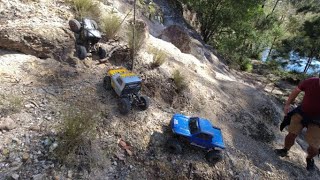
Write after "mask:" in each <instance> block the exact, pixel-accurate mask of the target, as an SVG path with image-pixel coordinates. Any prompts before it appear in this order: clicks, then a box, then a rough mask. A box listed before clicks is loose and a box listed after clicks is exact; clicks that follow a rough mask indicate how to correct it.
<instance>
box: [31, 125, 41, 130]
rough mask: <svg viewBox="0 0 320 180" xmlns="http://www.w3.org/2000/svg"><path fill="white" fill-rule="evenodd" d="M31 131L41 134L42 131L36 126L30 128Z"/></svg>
mask: <svg viewBox="0 0 320 180" xmlns="http://www.w3.org/2000/svg"><path fill="white" fill-rule="evenodd" d="M29 130H31V131H36V132H39V131H40V127H39V126H37V125H34V126H31V127H29Z"/></svg>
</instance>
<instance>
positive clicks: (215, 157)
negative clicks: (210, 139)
mask: <svg viewBox="0 0 320 180" xmlns="http://www.w3.org/2000/svg"><path fill="white" fill-rule="evenodd" d="M206 159H207V161H208V162H210V163H212V164H215V163H217V162H219V161H221V160H222V159H223V155H222V152H221V151H220V150H211V151H209V152H207V154H206Z"/></svg>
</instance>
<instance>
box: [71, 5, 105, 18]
mask: <svg viewBox="0 0 320 180" xmlns="http://www.w3.org/2000/svg"><path fill="white" fill-rule="evenodd" d="M67 2H68V3H70V4H71V5H72V6H73V9H74V10H75V12H76V17H77V18H84V17H89V18H92V19H94V20H96V21H99V19H100V17H101V11H100V8H99V4H98V3H96V2H94V1H93V0H67Z"/></svg>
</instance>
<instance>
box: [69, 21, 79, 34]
mask: <svg viewBox="0 0 320 180" xmlns="http://www.w3.org/2000/svg"><path fill="white" fill-rule="evenodd" d="M69 27H70V29H71V31H72V32H75V33H79V32H80V29H81V24H80V22H79V21H77V20H76V19H71V20H70V21H69Z"/></svg>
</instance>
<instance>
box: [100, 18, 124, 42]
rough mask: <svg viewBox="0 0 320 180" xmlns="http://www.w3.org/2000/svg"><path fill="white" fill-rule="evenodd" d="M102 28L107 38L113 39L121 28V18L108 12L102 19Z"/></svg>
mask: <svg viewBox="0 0 320 180" xmlns="http://www.w3.org/2000/svg"><path fill="white" fill-rule="evenodd" d="M100 24H101V26H100V28H101V30H102V31H103V32H104V33H105V35H106V37H107V39H112V38H114V36H115V35H116V34H117V32H118V31H119V30H120V27H121V19H120V17H119V16H117V15H114V14H106V15H104V16H103V17H102V19H101V23H100Z"/></svg>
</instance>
